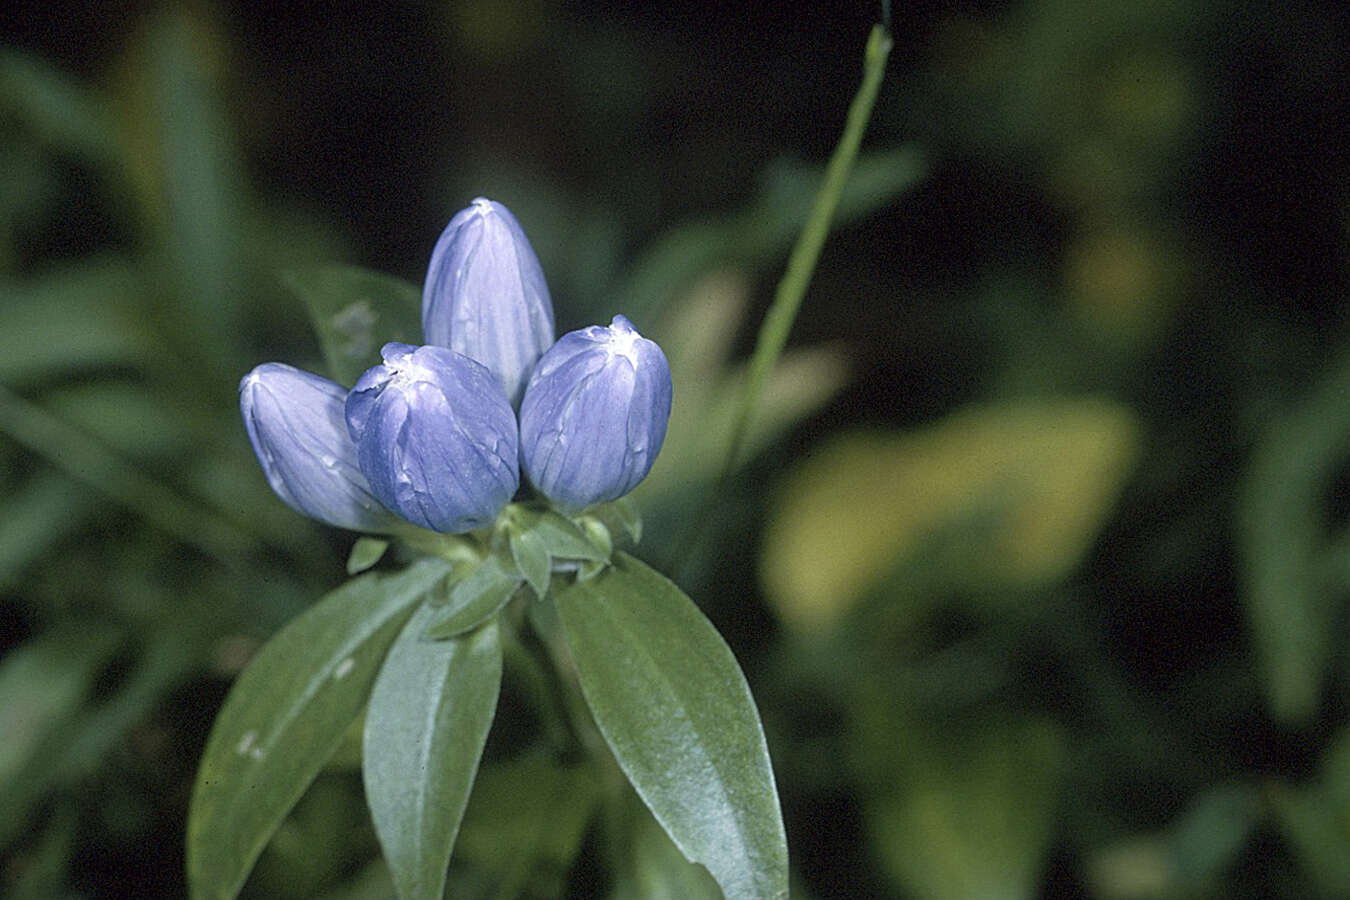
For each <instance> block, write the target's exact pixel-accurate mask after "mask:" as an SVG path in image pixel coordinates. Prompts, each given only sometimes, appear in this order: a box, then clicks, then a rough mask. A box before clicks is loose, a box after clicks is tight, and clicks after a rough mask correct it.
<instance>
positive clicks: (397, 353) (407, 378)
mask: <svg viewBox="0 0 1350 900" xmlns="http://www.w3.org/2000/svg"><path fill="white" fill-rule="evenodd" d="M381 352H382V355H383V356H384V364H383V365H379V366H375V367H373V368H371V369H369V370H367V371H366V373H365V374H364V375H362V376H361V378H360V379H359V380H358V381H357V382H356V385H355V386H354V387H353V388H352V391H351V393H350V394H349V395H348V398H347V426H348V428H349V430H350V433H351V436H352V438H353V439H354V440H355V441H356V445H357V451H358V460H359V462H360V466H361V470H362V471H363V472H364V473H365V475H366V477H367V479H369V481H370V485H371V489H372V490H373V491H374V492H375V496H376V497H378V498H379V499H380V502H381V503H383V504H384V505H385V506H388V507H389V508H390V509H392V510H394V511H395V512H397V513H398V514H399V515H401V516H403V517H404V518H405V519H407V520H408V521H409V522H412V523H413V524H414V525H418V526H420V527H422V528H429V529H431V530H433V531H441V532H445V533H449V534H455V533H459V532H462V531H471V530H473V529H475V528H481V527H483V526H485V525H489V524H491V523H492V521H493V520H494V519H495V518H496V517H497V514H498V513H499V512H501V509H502V507H503V506H505V505H506V504H507V502H508V501H509V500H510V499H511V496H512V495H513V494H514V493H515V492H516V488H517V487H519V485H520V472H519V467H518V462H517V459H518V436H517V429H516V419H515V414H514V413H513V412H512V411H511V405H510V404H509V403H508V402H507V400H506V394H505V393H504V392H503V390H502V388H501V385H500V384H499V383H498V382H497V380H496V378H495V377H494V376H493V375H492V373H491V372H489V371H488V370H487V368H486V367H484V366H482V365H480V364H479V363H477V362H474V361H473V360H472V359H469V358H468V357H467V356H464V355H462V354H459V353H456V352H454V351H453V350H448V349H446V348H444V347H412V346H410V345H408V344H393V343H391V344H386V345H385V346H384V348H383V350H382V351H381Z"/></svg>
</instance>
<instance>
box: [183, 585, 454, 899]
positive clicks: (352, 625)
mask: <svg viewBox="0 0 1350 900" xmlns="http://www.w3.org/2000/svg"><path fill="white" fill-rule="evenodd" d="M447 568H448V567H447V565H446V564H445V563H444V562H443V561H440V560H423V561H421V562H419V563H417V564H415V565H413V566H411V567H409V568H408V569H407V570H406V571H404V572H400V573H398V574H397V575H389V576H382V575H377V574H369V575H363V576H361V577H360V578H357V579H355V580H353V581H350V582H348V583H347V584H345V585H343V586H342V587H340V588H338V589H337V590H335V591H332V592H330V593H329V594H327V595H325V596H324V597H323V598H322V599H321V600H319V602H318V603H316V604H315V605H314V606H312V607H310V608H309V609H308V610H306V611H305V612H304V613H302V614H301V615H300V616H299V617H297V618H296V619H295V620H293V621H292V622H291V623H290V624H289V625H287V626H286V627H285V628H283V629H282V630H281V631H280V632H278V633H277V635H276V636H275V637H273V638H272V640H271V641H269V642H268V643H267V644H266V646H264V647H263V648H262V650H260V651H259V652H258V655H257V656H256V657H255V658H254V659H253V661H252V662H251V663H250V664H249V666H248V668H247V669H245V670H244V673H243V674H242V675H240V676H239V680H238V681H236V682H235V685H234V687H233V689H231V691H230V695H229V696H228V697H227V698H226V700H225V705H224V706H223V707H222V708H221V711H220V714H219V715H218V716H217V717H216V722H215V725H214V727H213V728H212V729H211V736H210V738H209V739H208V741H207V745H206V751H205V753H204V754H203V755H202V763H201V768H200V769H199V770H198V773H197V782H196V785H195V788H194V791H193V795H192V803H191V809H190V810H189V814H188V835H187V857H188V860H187V861H188V882H189V886H190V889H191V893H192V896H193V897H201V898H205V897H233V896H235V895H236V894H237V893H238V892H239V889H240V887H242V885H243V883H244V880H245V879H246V878H247V877H248V873H249V870H250V869H251V868H252V867H253V863H254V861H255V860H256V859H257V857H258V854H259V853H261V852H262V849H263V847H264V846H265V845H266V843H267V841H268V839H269V838H270V837H271V836H272V833H273V832H274V831H275V830H276V828H277V826H278V825H279V824H281V821H282V820H283V819H284V818H285V817H286V814H287V813H288V812H289V811H290V810H291V808H292V807H293V806H294V805H295V803H296V801H297V800H299V799H300V796H301V794H303V793H304V791H305V788H307V787H308V786H309V784H310V782H312V781H313V780H314V776H315V775H317V774H318V772H319V769H320V768H322V767H323V765H324V762H325V761H326V760H327V759H328V757H329V756H330V755H331V754H332V752H333V750H334V749H335V748H336V747H337V745H338V743H339V742H340V741H341V739H342V735H343V732H344V731H345V730H346V728H347V727H348V726H349V725H350V724H351V723H352V721H353V720H355V718H356V716H357V715H358V714H359V713H360V711H361V708H362V706H364V705H365V702H366V698H367V696H368V695H369V693H370V688H371V684H372V682H373V681H374V679H375V672H376V670H377V669H378V668H379V665H380V662H381V661H382V660H383V659H384V655H385V652H386V651H387V650H388V648H389V645H390V644H391V643H392V642H393V640H394V638H395V636H396V635H397V634H398V631H399V628H400V627H401V626H402V624H403V622H404V621H405V620H406V618H407V615H408V613H409V610H410V608H411V607H412V606H413V604H414V603H416V602H417V601H418V600H419V599H420V598H421V597H423V596H424V595H425V594H426V592H427V591H428V590H429V589H430V588H431V587H432V586H433V585H434V584H435V583H436V582H437V581H438V580H440V579H441V578H444V577H445V574H446V571H447Z"/></svg>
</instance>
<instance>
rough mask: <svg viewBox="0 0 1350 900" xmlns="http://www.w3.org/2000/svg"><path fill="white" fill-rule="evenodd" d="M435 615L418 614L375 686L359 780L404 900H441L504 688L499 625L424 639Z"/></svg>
mask: <svg viewBox="0 0 1350 900" xmlns="http://www.w3.org/2000/svg"><path fill="white" fill-rule="evenodd" d="M436 612H437V611H436V610H435V609H434V608H433V607H430V606H423V607H422V608H421V609H419V610H418V611H417V612H416V613H414V614H413V617H412V619H411V620H409V622H408V624H407V626H405V627H404V629H403V632H402V634H400V635H399V638H398V640H397V641H395V642H394V646H393V647H392V648H391V649H390V651H389V656H388V659H386V661H385V664H384V667H383V668H382V669H381V670H380V674H379V677H378V678H376V680H375V688H374V690H373V691H372V692H371V696H370V707H369V710H368V711H367V713H366V728H365V738H364V741H363V750H362V766H361V771H362V776H363V779H364V781H365V786H366V800H367V802H368V803H369V804H370V811H371V816H372V818H373V819H374V822H375V833H376V834H377V835H378V837H379V839H380V846H381V848H382V849H383V850H384V857H385V860H386V861H387V862H388V863H389V869H390V871H391V873H392V874H393V877H394V884H395V885H396V886H397V888H398V892H399V896H400V897H402V898H404V900H415V898H428V900H439V898H440V897H441V895H442V893H443V892H444V890H445V877H446V868H447V866H448V865H449V862H450V852H451V850H452V849H453V847H454V843H455V835H456V834H457V833H458V831H459V825H460V820H461V819H462V818H463V815H464V807H465V804H466V803H467V802H468V799H469V790H470V788H471V787H472V786H473V781H474V776H475V774H476V773H477V771H478V761H479V758H480V757H481V756H482V753H483V744H484V742H485V741H486V740H487V734H488V729H489V728H490V727H491V725H492V717H493V714H494V712H495V711H496V708H497V694H498V691H499V689H500V687H501V677H502V650H501V641H500V637H499V634H498V630H497V624H496V623H495V622H489V623H488V624H487V625H484V626H483V627H482V628H480V629H478V630H477V631H474V632H472V633H470V634H466V635H464V636H462V637H458V638H453V639H451V640H445V641H433V640H428V639H427V638H425V637H424V636H423V635H424V632H425V631H426V629H427V626H428V625H429V624H430V622H431V619H432V617H433V616H434V615H435V614H436Z"/></svg>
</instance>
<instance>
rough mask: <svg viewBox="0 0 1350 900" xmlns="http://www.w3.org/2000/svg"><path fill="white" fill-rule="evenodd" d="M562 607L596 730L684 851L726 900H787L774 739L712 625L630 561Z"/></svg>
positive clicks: (564, 598) (573, 591) (575, 591)
mask: <svg viewBox="0 0 1350 900" xmlns="http://www.w3.org/2000/svg"><path fill="white" fill-rule="evenodd" d="M557 604H558V613H559V615H560V617H561V619H562V623H563V630H564V632H565V633H566V635H567V643H568V645H569V646H570V647H571V650H572V656H573V658H574V659H575V661H576V667H577V675H578V677H579V679H580V681H581V690H582V693H583V694H584V695H585V697H586V702H587V704H588V705H589V706H590V708H591V712H592V713H593V714H594V716H595V721H596V724H597V725H598V726H599V727H600V732H601V733H602V734H603V735H604V736H605V740H606V742H608V744H609V746H610V749H611V750H613V752H614V757H615V759H617V760H618V763H619V766H620V767H621V768H622V769H623V771H624V774H626V775H627V776H628V780H629V781H631V782H632V783H633V787H634V788H636V789H637V792H638V795H639V796H640V797H642V799H643V801H644V802H645V803H646V804H647V806H648V807H649V808H650V809H651V811H652V813H653V814H654V815H655V816H656V820H657V821H658V822H660V823H661V827H662V828H664V829H665V830H666V833H667V834H669V835H670V837H671V840H673V841H674V842H675V846H677V847H679V849H680V852H681V853H683V854H684V855H685V856H686V857H687V858H688V859H689V860H691V861H693V862H697V863H702V864H703V865H704V866H705V867H707V869H708V871H710V872H711V873H712V876H713V878H715V879H716V880H717V883H718V885H720V886H721V888H722V890H723V892H725V893H726V895H727V896H728V897H731V898H742V897H786V896H787V887H788V876H787V842H786V838H785V836H784V831H783V817H782V812H781V810H780V809H779V806H778V794H777V792H776V790H775V787H774V778H773V769H772V768H771V767H770V763H769V751H768V747H767V745H766V743H765V740H764V730H763V727H762V726H761V725H760V721H759V713H758V712H757V711H756V709H755V703H754V699H753V698H752V697H751V696H750V688H749V685H747V684H746V681H745V676H744V675H742V674H741V670H740V667H739V666H737V665H736V660H735V658H734V657H733V656H732V655H731V650H730V648H728V647H727V645H726V643H725V642H724V641H723V640H722V638H721V636H720V635H719V634H718V633H717V630H716V629H715V628H713V626H712V623H710V622H709V621H708V620H707V619H706V618H705V617H704V616H703V614H702V613H701V612H699V610H698V608H697V607H696V606H694V604H693V602H692V601H691V600H690V599H689V598H688V597H686V596H685V595H684V593H683V592H681V591H680V589H679V588H678V587H676V586H675V585H674V584H673V583H672V582H670V581H669V580H668V579H666V578H665V577H663V576H662V575H660V574H659V573H657V572H656V571H654V570H653V569H651V568H649V567H648V566H646V565H644V564H643V563H642V562H640V561H638V560H636V559H634V558H633V557H631V556H629V555H627V554H625V553H616V554H615V555H614V565H613V566H612V567H611V568H609V569H607V570H606V571H604V572H602V573H601V574H599V575H597V576H596V577H594V578H591V579H589V580H587V581H579V582H577V583H576V584H574V585H572V586H571V587H569V588H567V589H566V590H565V591H562V592H561V593H560V594H559V595H558V598H557Z"/></svg>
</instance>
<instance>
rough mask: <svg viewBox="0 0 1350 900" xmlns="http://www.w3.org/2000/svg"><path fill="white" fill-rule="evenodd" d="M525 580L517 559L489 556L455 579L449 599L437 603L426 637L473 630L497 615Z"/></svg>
mask: <svg viewBox="0 0 1350 900" xmlns="http://www.w3.org/2000/svg"><path fill="white" fill-rule="evenodd" d="M522 580H523V579H522V576H521V574H520V573H519V572H517V571H516V569H515V564H514V563H510V562H504V561H503V560H502V559H500V558H499V557H497V556H496V555H495V554H494V555H492V556H489V557H487V558H486V559H484V560H483V561H482V562H481V563H479V564H478V566H477V567H476V568H474V569H472V570H471V571H470V572H469V573H468V574H466V575H463V576H456V577H455V578H454V579H452V580H451V582H450V590H449V597H448V599H447V600H446V601H445V602H444V603H437V604H433V609H434V610H435V612H434V613H431V614H429V615H428V617H427V619H426V622H425V625H426V637H428V638H430V639H432V640H437V639H440V638H452V637H457V636H459V635H461V634H464V633H465V632H467V631H472V630H473V629H475V628H477V627H478V626H479V625H482V624H483V623H484V622H486V621H487V620H488V619H490V618H492V616H494V615H496V613H497V610H499V609H501V608H502V606H504V605H505V604H506V601H507V600H510V599H511V595H512V594H514V593H515V592H516V588H518V587H520V582H521V581H522Z"/></svg>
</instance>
